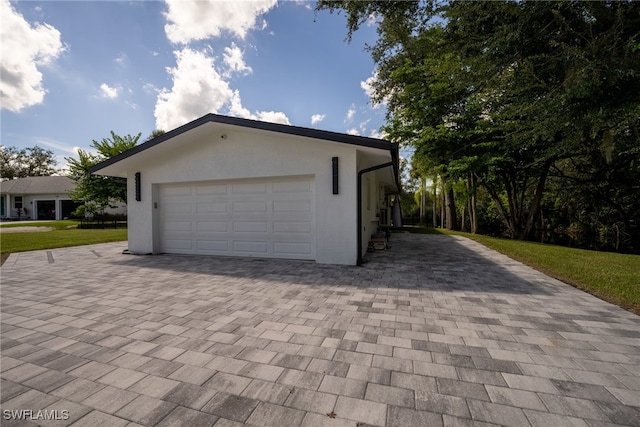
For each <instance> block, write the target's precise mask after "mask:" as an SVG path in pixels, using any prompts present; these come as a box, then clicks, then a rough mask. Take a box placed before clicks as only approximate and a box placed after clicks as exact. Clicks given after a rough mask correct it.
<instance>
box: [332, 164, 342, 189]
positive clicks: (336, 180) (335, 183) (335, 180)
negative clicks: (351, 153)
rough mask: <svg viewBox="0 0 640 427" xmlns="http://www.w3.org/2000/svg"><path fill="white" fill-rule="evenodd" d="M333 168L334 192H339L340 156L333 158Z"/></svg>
mask: <svg viewBox="0 0 640 427" xmlns="http://www.w3.org/2000/svg"><path fill="white" fill-rule="evenodd" d="M331 169H332V176H333V194H339V193H340V192H339V191H338V158H337V157H333V158H331Z"/></svg>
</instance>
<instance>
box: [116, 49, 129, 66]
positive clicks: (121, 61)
mask: <svg viewBox="0 0 640 427" xmlns="http://www.w3.org/2000/svg"><path fill="white" fill-rule="evenodd" d="M127 59H129V58H128V56H127V54H126V53H124V52H122V53H121V54H120V55H118V57H117V58H116V62H117V63H118V64H120V65H123V64H124V63H125V62H127Z"/></svg>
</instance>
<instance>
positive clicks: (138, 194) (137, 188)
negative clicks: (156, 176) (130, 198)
mask: <svg viewBox="0 0 640 427" xmlns="http://www.w3.org/2000/svg"><path fill="white" fill-rule="evenodd" d="M135 185H136V202H139V201H141V200H142V195H141V194H140V172H136V174H135Z"/></svg>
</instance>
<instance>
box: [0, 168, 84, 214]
mask: <svg viewBox="0 0 640 427" xmlns="http://www.w3.org/2000/svg"><path fill="white" fill-rule="evenodd" d="M74 188H75V184H74V183H73V181H72V180H71V179H70V178H69V177H66V176H32V177H28V178H17V179H11V180H7V181H2V182H0V217H2V218H5V219H8V218H11V219H47V220H55V219H64V218H67V217H69V216H70V215H71V213H72V212H73V211H74V210H75V209H76V208H77V207H78V204H77V203H75V202H74V201H73V200H71V198H70V197H69V195H68V193H69V192H70V191H72V190H73V189H74Z"/></svg>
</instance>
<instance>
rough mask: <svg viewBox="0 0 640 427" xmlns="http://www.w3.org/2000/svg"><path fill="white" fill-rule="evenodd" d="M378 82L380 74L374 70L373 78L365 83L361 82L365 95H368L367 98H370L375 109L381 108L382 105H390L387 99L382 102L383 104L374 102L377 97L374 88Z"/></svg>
mask: <svg viewBox="0 0 640 427" xmlns="http://www.w3.org/2000/svg"><path fill="white" fill-rule="evenodd" d="M377 81H378V72H377V71H375V70H374V72H373V74H372V75H371V77H369V78H367V79H366V80H364V81H361V82H360V87H361V88H362V90H364V93H366V94H367V96H368V97H369V100H370V101H371V104H372V105H373V108H374V109H375V108H379V107H380V106H381V105H387V104H388V100H387V99H386V98H385V99H383V100H382V102H374V101H373V97H374V95H375V89H374V87H373V85H374V84H375V83H376V82H377Z"/></svg>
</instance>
